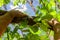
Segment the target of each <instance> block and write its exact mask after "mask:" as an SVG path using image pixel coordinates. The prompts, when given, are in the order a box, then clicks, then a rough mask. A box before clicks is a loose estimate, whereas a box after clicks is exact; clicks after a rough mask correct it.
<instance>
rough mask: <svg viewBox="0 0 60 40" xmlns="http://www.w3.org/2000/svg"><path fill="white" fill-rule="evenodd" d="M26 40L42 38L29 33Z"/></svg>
mask: <svg viewBox="0 0 60 40" xmlns="http://www.w3.org/2000/svg"><path fill="white" fill-rule="evenodd" d="M25 40H40V37H39V36H38V35H34V34H31V33H29V34H28V35H27V36H25Z"/></svg>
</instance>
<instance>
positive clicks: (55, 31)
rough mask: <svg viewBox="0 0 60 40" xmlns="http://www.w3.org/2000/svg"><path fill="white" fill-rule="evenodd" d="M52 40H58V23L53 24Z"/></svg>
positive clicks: (59, 31) (59, 34) (59, 30)
mask: <svg viewBox="0 0 60 40" xmlns="http://www.w3.org/2000/svg"><path fill="white" fill-rule="evenodd" d="M54 40H60V23H57V24H56V25H54Z"/></svg>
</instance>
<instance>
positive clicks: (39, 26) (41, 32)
mask: <svg viewBox="0 0 60 40" xmlns="http://www.w3.org/2000/svg"><path fill="white" fill-rule="evenodd" d="M38 1H39V5H38V6H37V7H36V18H35V19H34V21H35V22H36V24H34V25H32V26H29V25H27V21H22V22H21V23H20V24H19V25H17V26H15V28H14V30H13V31H11V28H10V29H9V30H8V31H6V33H5V34H4V36H6V35H7V36H6V37H4V36H3V37H2V38H4V40H7V39H9V40H13V39H16V40H49V38H48V35H47V32H49V31H50V30H49V29H48V28H49V27H50V26H49V25H48V24H47V23H46V20H51V19H52V18H55V19H57V20H58V21H59V22H60V11H58V10H57V8H58V7H56V5H57V4H55V0H38ZM9 2H10V0H0V7H1V6H2V5H5V4H8V3H9ZM57 2H58V3H60V0H57ZM18 3H22V4H25V3H27V0H14V1H13V4H14V5H18ZM40 5H41V6H40ZM15 25H16V24H15ZM18 30H20V31H21V33H22V34H19V33H18V32H17V31H18ZM51 34H52V35H53V32H52V33H51ZM21 35H22V36H21Z"/></svg>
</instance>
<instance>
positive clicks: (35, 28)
mask: <svg viewBox="0 0 60 40" xmlns="http://www.w3.org/2000/svg"><path fill="white" fill-rule="evenodd" d="M30 31H33V32H34V33H36V32H37V31H38V27H37V26H31V27H30Z"/></svg>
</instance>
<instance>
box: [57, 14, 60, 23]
mask: <svg viewBox="0 0 60 40" xmlns="http://www.w3.org/2000/svg"><path fill="white" fill-rule="evenodd" d="M57 20H58V21H59V22H60V13H58V14H57Z"/></svg>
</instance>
